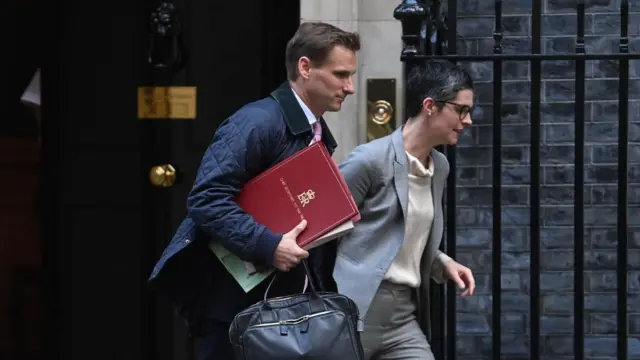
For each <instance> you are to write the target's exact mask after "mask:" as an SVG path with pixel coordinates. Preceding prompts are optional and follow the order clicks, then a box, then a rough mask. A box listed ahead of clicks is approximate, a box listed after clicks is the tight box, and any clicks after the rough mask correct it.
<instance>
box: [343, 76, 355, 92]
mask: <svg viewBox="0 0 640 360" xmlns="http://www.w3.org/2000/svg"><path fill="white" fill-rule="evenodd" d="M342 90H343V91H344V92H345V93H346V94H353V93H355V92H356V89H355V87H354V86H353V80H352V79H351V78H349V80H347V82H346V84H345V86H344V89H342Z"/></svg>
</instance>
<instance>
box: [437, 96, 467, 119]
mask: <svg viewBox="0 0 640 360" xmlns="http://www.w3.org/2000/svg"><path fill="white" fill-rule="evenodd" d="M436 102H439V103H442V104H451V105H453V106H455V109H456V112H457V113H458V115H460V120H463V119H464V118H466V117H467V115H469V114H470V113H471V112H473V107H472V106H469V105H464V104H458V103H455V102H453V101H445V100H436Z"/></svg>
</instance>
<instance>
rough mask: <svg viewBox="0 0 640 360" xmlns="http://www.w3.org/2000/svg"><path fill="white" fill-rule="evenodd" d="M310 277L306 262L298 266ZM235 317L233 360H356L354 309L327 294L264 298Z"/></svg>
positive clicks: (358, 356) (358, 357) (357, 338)
mask: <svg viewBox="0 0 640 360" xmlns="http://www.w3.org/2000/svg"><path fill="white" fill-rule="evenodd" d="M303 266H304V269H305V271H306V273H307V276H308V277H309V278H311V277H310V272H309V268H308V266H307V263H306V261H303ZM276 277H277V275H276V276H274V277H273V278H272V279H271V283H270V284H269V286H268V287H267V290H266V292H265V295H264V301H261V302H259V303H257V304H254V305H252V306H250V307H249V308H247V309H245V310H243V311H242V312H240V313H239V314H238V315H236V317H235V319H234V320H233V322H232V324H231V327H230V328H229V340H230V341H231V344H232V346H233V349H234V352H235V356H236V360H294V359H295V360H298V359H315V360H322V359H327V360H329V359H330V360H361V359H364V355H363V350H362V343H361V342H360V334H359V332H358V318H359V316H358V307H357V306H356V304H355V303H354V302H353V300H351V299H349V298H348V297H346V296H344V295H340V294H336V293H332V292H316V290H315V288H314V287H313V285H312V284H311V283H309V290H310V291H309V292H308V293H304V294H299V295H293V296H286V297H279V298H273V299H268V298H267V294H268V293H269V288H271V285H272V284H273V281H274V280H275V279H276Z"/></svg>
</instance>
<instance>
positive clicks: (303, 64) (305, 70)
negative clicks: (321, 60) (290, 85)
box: [298, 56, 311, 79]
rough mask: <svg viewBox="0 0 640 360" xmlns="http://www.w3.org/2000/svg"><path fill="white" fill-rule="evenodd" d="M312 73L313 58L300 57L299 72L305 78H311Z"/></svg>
mask: <svg viewBox="0 0 640 360" xmlns="http://www.w3.org/2000/svg"><path fill="white" fill-rule="evenodd" d="M310 73H311V60H310V59H309V58H308V57H306V56H302V57H301V58H300V59H298V74H300V76H301V77H302V78H303V79H309V76H310V75H309V74H310Z"/></svg>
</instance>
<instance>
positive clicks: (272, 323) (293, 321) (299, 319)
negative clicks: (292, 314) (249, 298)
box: [251, 310, 333, 328]
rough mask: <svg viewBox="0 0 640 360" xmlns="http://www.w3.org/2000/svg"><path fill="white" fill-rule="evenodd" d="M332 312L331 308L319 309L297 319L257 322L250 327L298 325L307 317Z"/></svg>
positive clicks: (310, 317)
mask: <svg viewBox="0 0 640 360" xmlns="http://www.w3.org/2000/svg"><path fill="white" fill-rule="evenodd" d="M332 312H333V311H331V310H327V311H321V312H319V313H315V314H311V315H305V316H301V317H299V318H297V319H293V320H282V321H277V322H270V323H264V324H257V325H253V326H251V327H252V328H258V327H265V326H280V325H298V324H300V323H303V322H305V321H307V320H309V319H313V318H315V317H318V316H322V315H326V314H330V313H332Z"/></svg>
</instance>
